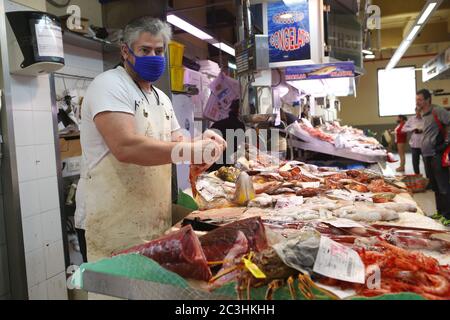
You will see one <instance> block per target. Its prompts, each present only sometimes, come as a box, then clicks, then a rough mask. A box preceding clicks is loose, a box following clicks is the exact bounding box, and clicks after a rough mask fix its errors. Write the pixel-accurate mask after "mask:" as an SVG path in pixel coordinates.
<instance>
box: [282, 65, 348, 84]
mask: <svg viewBox="0 0 450 320" xmlns="http://www.w3.org/2000/svg"><path fill="white" fill-rule="evenodd" d="M285 74H286V80H287V81H293V80H312V79H331V78H348V77H354V76H355V64H354V62H353V61H346V62H336V63H326V64H309V65H301V66H295V67H287V68H286V71H285Z"/></svg>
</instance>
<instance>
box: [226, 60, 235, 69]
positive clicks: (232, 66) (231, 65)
mask: <svg viewBox="0 0 450 320" xmlns="http://www.w3.org/2000/svg"><path fill="white" fill-rule="evenodd" d="M228 68H230V69H234V70H236V65H235V64H234V63H231V62H228Z"/></svg>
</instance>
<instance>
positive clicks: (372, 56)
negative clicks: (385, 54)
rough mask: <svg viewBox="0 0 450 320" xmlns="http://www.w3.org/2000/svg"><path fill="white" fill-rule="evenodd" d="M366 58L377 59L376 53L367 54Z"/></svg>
mask: <svg viewBox="0 0 450 320" xmlns="http://www.w3.org/2000/svg"><path fill="white" fill-rule="evenodd" d="M364 59H375V55H374V54H368V55H365V56H364Z"/></svg>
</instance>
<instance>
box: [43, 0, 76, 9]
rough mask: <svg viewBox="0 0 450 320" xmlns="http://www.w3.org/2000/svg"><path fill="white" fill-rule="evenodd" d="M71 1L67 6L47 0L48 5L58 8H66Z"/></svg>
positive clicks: (68, 0)
mask: <svg viewBox="0 0 450 320" xmlns="http://www.w3.org/2000/svg"><path fill="white" fill-rule="evenodd" d="M70 1H71V0H67V1H66V3H65V4H61V3H58V2H56V1H55V0H47V2H48V3H50V4H51V5H52V6H54V7H57V8H64V7H67V6H68V5H69V3H70Z"/></svg>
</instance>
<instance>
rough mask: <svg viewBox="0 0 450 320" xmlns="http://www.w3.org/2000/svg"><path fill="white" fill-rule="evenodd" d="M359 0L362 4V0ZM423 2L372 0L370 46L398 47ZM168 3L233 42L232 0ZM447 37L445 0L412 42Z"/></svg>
mask: <svg viewBox="0 0 450 320" xmlns="http://www.w3.org/2000/svg"><path fill="white" fill-rule="evenodd" d="M360 1H361V5H362V4H363V3H364V2H365V0H360ZM425 3H426V0H407V1H406V0H372V4H375V5H378V6H379V7H380V9H381V30H380V31H379V32H372V37H371V38H372V41H371V43H372V48H373V49H375V51H383V50H387V49H389V50H392V49H395V48H396V47H398V46H399V44H400V43H401V41H402V39H403V38H404V36H405V34H406V33H407V32H408V31H409V27H410V24H411V23H413V22H414V20H415V18H416V17H417V15H418V14H419V13H420V12H421V10H422V8H423V7H424V5H425ZM169 7H170V10H175V11H176V12H178V13H177V14H179V15H180V16H184V17H185V18H186V19H187V20H189V21H190V22H193V23H195V24H197V25H198V26H199V27H202V28H203V29H206V30H209V31H210V32H212V33H214V34H215V35H216V36H217V37H218V38H220V39H221V41H225V42H228V43H230V44H233V43H235V42H236V40H237V39H236V32H235V25H236V10H237V7H236V6H235V0H189V1H186V0H170V1H169ZM179 33H182V31H181V30H175V34H179ZM188 37H190V38H189V39H191V38H192V41H194V42H195V37H192V36H190V35H189V36H188ZM448 41H450V0H444V1H443V3H442V4H441V5H440V7H439V9H438V10H437V11H436V12H435V13H434V14H433V15H432V16H431V18H430V19H429V21H428V23H427V24H426V26H425V27H424V28H423V29H422V31H421V32H420V33H419V35H418V37H417V38H416V39H415V41H414V45H427V44H435V43H441V42H448ZM194 42H193V43H194ZM196 45H197V46H199V45H200V44H199V43H198V44H196ZM204 46H207V45H204ZM218 55H219V50H218V49H216V48H214V47H212V46H211V45H209V47H208V56H209V58H213V57H217V56H218Z"/></svg>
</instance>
